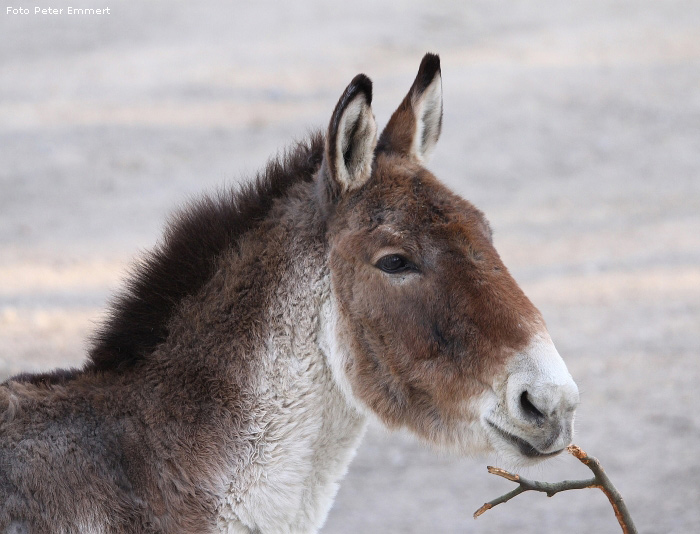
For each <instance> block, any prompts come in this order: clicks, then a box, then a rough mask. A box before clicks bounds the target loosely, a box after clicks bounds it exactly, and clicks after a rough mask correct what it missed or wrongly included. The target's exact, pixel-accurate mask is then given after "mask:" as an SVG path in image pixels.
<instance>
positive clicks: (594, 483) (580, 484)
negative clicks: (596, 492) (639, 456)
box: [474, 445, 637, 534]
mask: <svg viewBox="0 0 700 534" xmlns="http://www.w3.org/2000/svg"><path fill="white" fill-rule="evenodd" d="M566 450H567V451H568V452H569V453H570V454H572V455H573V456H574V457H576V458H577V459H578V460H579V461H580V462H581V463H583V464H584V465H585V466H586V467H588V468H589V469H590V470H591V471H592V472H593V475H594V476H593V478H589V479H585V480H563V481H561V482H539V481H537V480H529V479H527V478H523V477H521V476H520V475H515V474H513V473H509V472H508V471H506V470H505V469H501V468H500V467H491V466H488V467H487V469H488V472H489V473H491V474H492V475H498V476H499V477H503V478H505V479H507V480H510V481H511V482H516V483H517V484H518V487H517V488H515V489H514V490H513V491H511V492H509V493H506V494H505V495H501V496H500V497H498V498H497V499H493V500H492V501H489V502H487V503H485V504H484V505H483V506H482V507H481V508H479V509H478V510H477V511H476V512H474V519H476V518H477V517H479V516H480V515H481V514H483V513H484V512H486V510H490V509H491V508H493V507H494V506H496V505H499V504H501V503H504V502H507V501H509V500H511V499H512V498H513V497H516V496H518V495H520V494H521V493H524V492H526V491H540V492H543V493H546V494H547V496H548V497H552V496H553V495H556V494H557V493H559V492H561V491H567V490H573V489H584V488H598V489H600V490H602V491H603V493H605V496H606V497H607V498H608V500H609V501H610V504H611V506H612V508H613V511H614V512H615V517H617V521H618V522H619V523H620V527H622V532H623V534H637V529H636V527H635V526H634V523H633V521H632V517H631V516H630V513H629V510H628V509H627V506H626V505H625V502H624V500H623V499H622V495H620V492H618V491H617V489H616V488H615V486H613V483H612V482H611V481H610V479H609V478H608V475H607V474H606V473H605V471H604V470H603V468H602V466H601V465H600V462H599V461H598V459H597V458H594V457H593V456H589V455H588V454H586V453H585V452H584V451H583V449H581V448H580V447H577V446H576V445H569V446H568V447H567V448H566Z"/></svg>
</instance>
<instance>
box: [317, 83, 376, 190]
mask: <svg viewBox="0 0 700 534" xmlns="http://www.w3.org/2000/svg"><path fill="white" fill-rule="evenodd" d="M371 104H372V81H371V80H370V79H369V78H368V77H367V76H365V75H364V74H358V75H357V76H355V78H354V79H353V80H352V81H351V82H350V85H348V86H347V88H346V89H345V92H344V93H343V96H341V97H340V100H338V104H337V105H336V106H335V110H334V111H333V115H332V117H331V121H330V123H329V125H328V135H327V136H326V152H325V155H324V162H323V166H322V173H321V179H323V180H325V181H326V182H327V183H326V184H325V186H326V190H327V192H328V193H329V194H330V197H331V199H332V200H337V198H338V197H339V196H341V195H343V194H345V193H347V192H351V191H354V190H356V189H358V188H360V187H361V186H362V185H363V184H364V183H365V182H366V181H367V180H368V179H369V177H370V175H371V174H372V161H373V159H374V149H375V148H376V146H377V124H376V122H375V121H374V115H373V114H372V108H371V107H370V106H371Z"/></svg>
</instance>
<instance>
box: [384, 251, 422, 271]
mask: <svg viewBox="0 0 700 534" xmlns="http://www.w3.org/2000/svg"><path fill="white" fill-rule="evenodd" d="M374 266H375V267H376V268H377V269H379V270H381V271H383V272H385V273H387V274H399V273H405V272H408V271H417V269H416V266H415V265H414V264H413V263H411V262H410V261H409V260H407V259H406V258H404V257H403V256H401V255H400V254H387V255H386V256H383V257H381V258H380V259H379V261H378V262H377V263H376V264H375V265H374Z"/></svg>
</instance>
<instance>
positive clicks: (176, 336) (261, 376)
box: [0, 54, 578, 533]
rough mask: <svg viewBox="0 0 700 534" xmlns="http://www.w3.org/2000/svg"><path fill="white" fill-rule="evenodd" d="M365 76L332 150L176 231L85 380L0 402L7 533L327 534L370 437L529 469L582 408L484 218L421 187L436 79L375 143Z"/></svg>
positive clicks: (129, 294)
mask: <svg viewBox="0 0 700 534" xmlns="http://www.w3.org/2000/svg"><path fill="white" fill-rule="evenodd" d="M371 100H372V83H371V82H370V80H369V79H368V78H367V77H366V76H364V75H362V74H360V75H358V76H357V77H355V78H354V79H353V80H352V82H351V83H350V85H348V87H347V89H346V90H345V92H344V93H343V95H342V96H341V98H340V100H339V101H338V104H337V105H336V107H335V110H334V112H333V115H332V116H331V119H330V124H329V126H328V131H327V132H326V134H325V135H320V134H317V135H313V136H311V137H310V139H309V140H308V141H306V142H304V143H300V144H298V145H297V146H296V147H295V148H294V149H292V150H291V151H290V152H288V153H287V155H286V156H284V157H282V158H280V159H279V160H278V161H274V162H272V163H270V164H269V165H268V167H267V169H266V170H265V171H264V172H263V173H261V174H260V176H259V177H258V178H257V180H256V181H255V182H254V183H253V184H252V185H248V186H244V187H243V188H242V189H241V190H239V191H235V192H229V193H222V194H220V195H219V196H216V197H213V198H204V199H203V200H200V201H199V202H196V203H195V204H194V205H192V206H190V207H189V208H188V209H186V210H184V211H182V212H181V213H180V214H179V215H177V217H176V218H175V220H174V221H173V222H172V223H171V224H170V225H169V227H168V228H167V230H166V232H165V236H164V238H163V241H162V243H161V244H160V245H158V246H157V247H156V248H155V250H154V251H153V252H151V253H150V254H149V255H148V256H146V258H145V259H144V260H142V262H141V263H139V264H138V265H137V266H136V268H135V270H134V273H133V275H132V277H131V279H130V280H129V281H128V283H127V288H126V290H125V291H124V292H123V294H122V295H121V296H119V297H118V298H117V299H116V300H115V302H114V303H113V305H112V308H111V315H110V317H109V319H108V320H107V321H106V324H105V325H104V326H103V327H102V329H101V330H100V331H99V332H98V334H97V335H96V337H95V341H94V344H93V347H92V349H91V351H90V355H89V359H88V361H87V363H86V364H85V365H84V367H83V369H81V370H68V371H56V372H53V373H46V374H35V375H20V376H16V377H14V378H11V379H10V380H8V381H6V382H5V383H4V384H2V385H1V386H0V531H2V532H14V533H18V532H23V533H44V532H59V533H73V532H85V533H88V532H90V533H92V532H99V533H127V532H129V533H132V532H136V533H141V532H143V533H146V532H148V533H174V532H177V533H204V532H231V533H234V532H235V533H242V532H247V533H252V532H256V533H258V532H259V533H263V532H271V533H282V532H315V531H316V530H318V529H319V528H320V527H321V526H322V524H323V522H324V520H325V518H326V515H327V513H328V510H329V508H330V506H331V503H332V501H333V498H334V495H335V493H336V490H337V487H338V486H337V485H338V481H339V480H340V479H341V478H342V476H343V475H344V473H345V472H346V470H347V467H348V464H349V462H350V460H351V459H352V456H353V454H354V452H355V450H356V448H357V446H358V444H359V442H360V439H361V437H362V434H363V431H364V429H365V425H366V421H367V419H368V418H369V417H370V416H375V417H376V418H377V419H378V420H380V421H381V422H383V423H384V424H385V425H386V426H387V427H390V428H400V427H404V428H408V429H410V430H411V431H412V432H413V433H414V434H416V435H417V436H419V437H420V438H422V439H424V440H425V441H427V442H429V443H431V444H434V445H436V446H438V447H443V448H445V447H447V448H452V449H456V450H458V451H461V452H464V453H468V452H473V451H480V450H488V449H495V450H497V451H500V452H501V453H503V454H505V455H507V456H510V457H513V458H515V459H517V460H519V461H531V460H536V459H540V458H545V457H549V456H552V455H555V454H557V453H558V452H560V451H561V450H562V449H563V448H564V447H565V446H566V445H568V444H569V442H570V440H571V435H572V429H573V415H574V410H575V407H576V405H577V403H578V390H577V388H576V385H575V383H574V382H573V380H572V378H571V376H570V374H569V372H568V371H567V369H566V366H565V365H564V362H563V361H562V359H561V358H560V356H559V354H558V353H557V351H556V349H555V348H554V345H553V344H552V341H551V339H550V337H549V335H548V334H547V330H546V328H545V324H544V321H543V320H542V317H541V315H540V313H539V312H538V310H537V309H536V308H535V307H534V306H533V305H532V303H531V302H530V301H529V300H528V299H527V297H526V296H525V295H524V294H523V292H522V291H521V290H520V288H519V287H518V285H517V284H516V282H515V281H514V280H513V278H512V277H511V276H510V274H509V273H508V271H507V270H506V268H505V267H504V265H503V263H502V262H501V260H500V258H499V256H498V254H497V253H496V250H495V249H494V247H493V243H492V237H491V230H490V228H489V224H488V223H487V221H486V219H485V218H484V216H483V214H482V213H481V212H480V211H479V210H477V209H476V208H475V207H474V206H473V205H471V204H470V203H469V202H467V201H465V200H463V199H462V198H460V197H458V196H457V195H455V194H454V193H452V192H451V191H449V190H448V189H447V188H446V187H445V186H444V185H442V184H441V183H440V182H439V181H438V180H437V179H436V178H435V177H434V176H433V175H432V174H431V173H430V172H429V171H428V170H426V168H425V167H424V166H423V165H424V163H425V162H426V161H427V159H428V156H429V155H430V153H431V151H432V149H433V147H434V146H435V143H436V142H437V140H438V137H439V135H440V130H441V125H442V81H441V75H440V61H439V58H438V56H436V55H432V54H428V55H426V56H425V57H424V58H423V61H422V63H421V65H420V69H419V71H418V75H417V77H416V79H415V82H414V83H413V85H412V87H411V89H410V91H409V93H408V95H407V96H406V97H405V99H404V100H403V102H402V103H401V105H400V106H399V107H398V109H397V110H396V112H395V113H394V114H393V116H392V117H391V119H390V121H389V123H388V125H387V126H386V128H385V129H384V131H383V132H382V134H381V135H380V136H379V138H377V128H376V125H375V121H374V116H373V114H372V110H371V108H370V104H371Z"/></svg>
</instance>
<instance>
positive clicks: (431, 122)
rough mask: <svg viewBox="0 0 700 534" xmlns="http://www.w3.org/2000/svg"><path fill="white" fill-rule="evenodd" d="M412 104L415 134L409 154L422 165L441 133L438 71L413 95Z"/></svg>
mask: <svg viewBox="0 0 700 534" xmlns="http://www.w3.org/2000/svg"><path fill="white" fill-rule="evenodd" d="M438 69H439V64H438ZM412 104H413V106H412V107H413V110H414V113H415V116H416V132H415V134H414V136H413V146H412V147H411V152H412V153H413V155H414V156H416V157H417V158H418V160H419V161H421V163H422V162H425V161H427V160H428V159H429V158H430V156H431V154H432V152H433V149H434V148H435V145H436V144H437V141H438V139H439V137H440V132H441V131H442V76H441V75H440V71H439V70H438V71H437V72H435V73H434V75H433V78H432V80H431V81H430V83H429V84H428V85H427V86H426V87H425V88H424V89H423V90H422V91H420V92H419V93H414V94H413V98H412Z"/></svg>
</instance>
